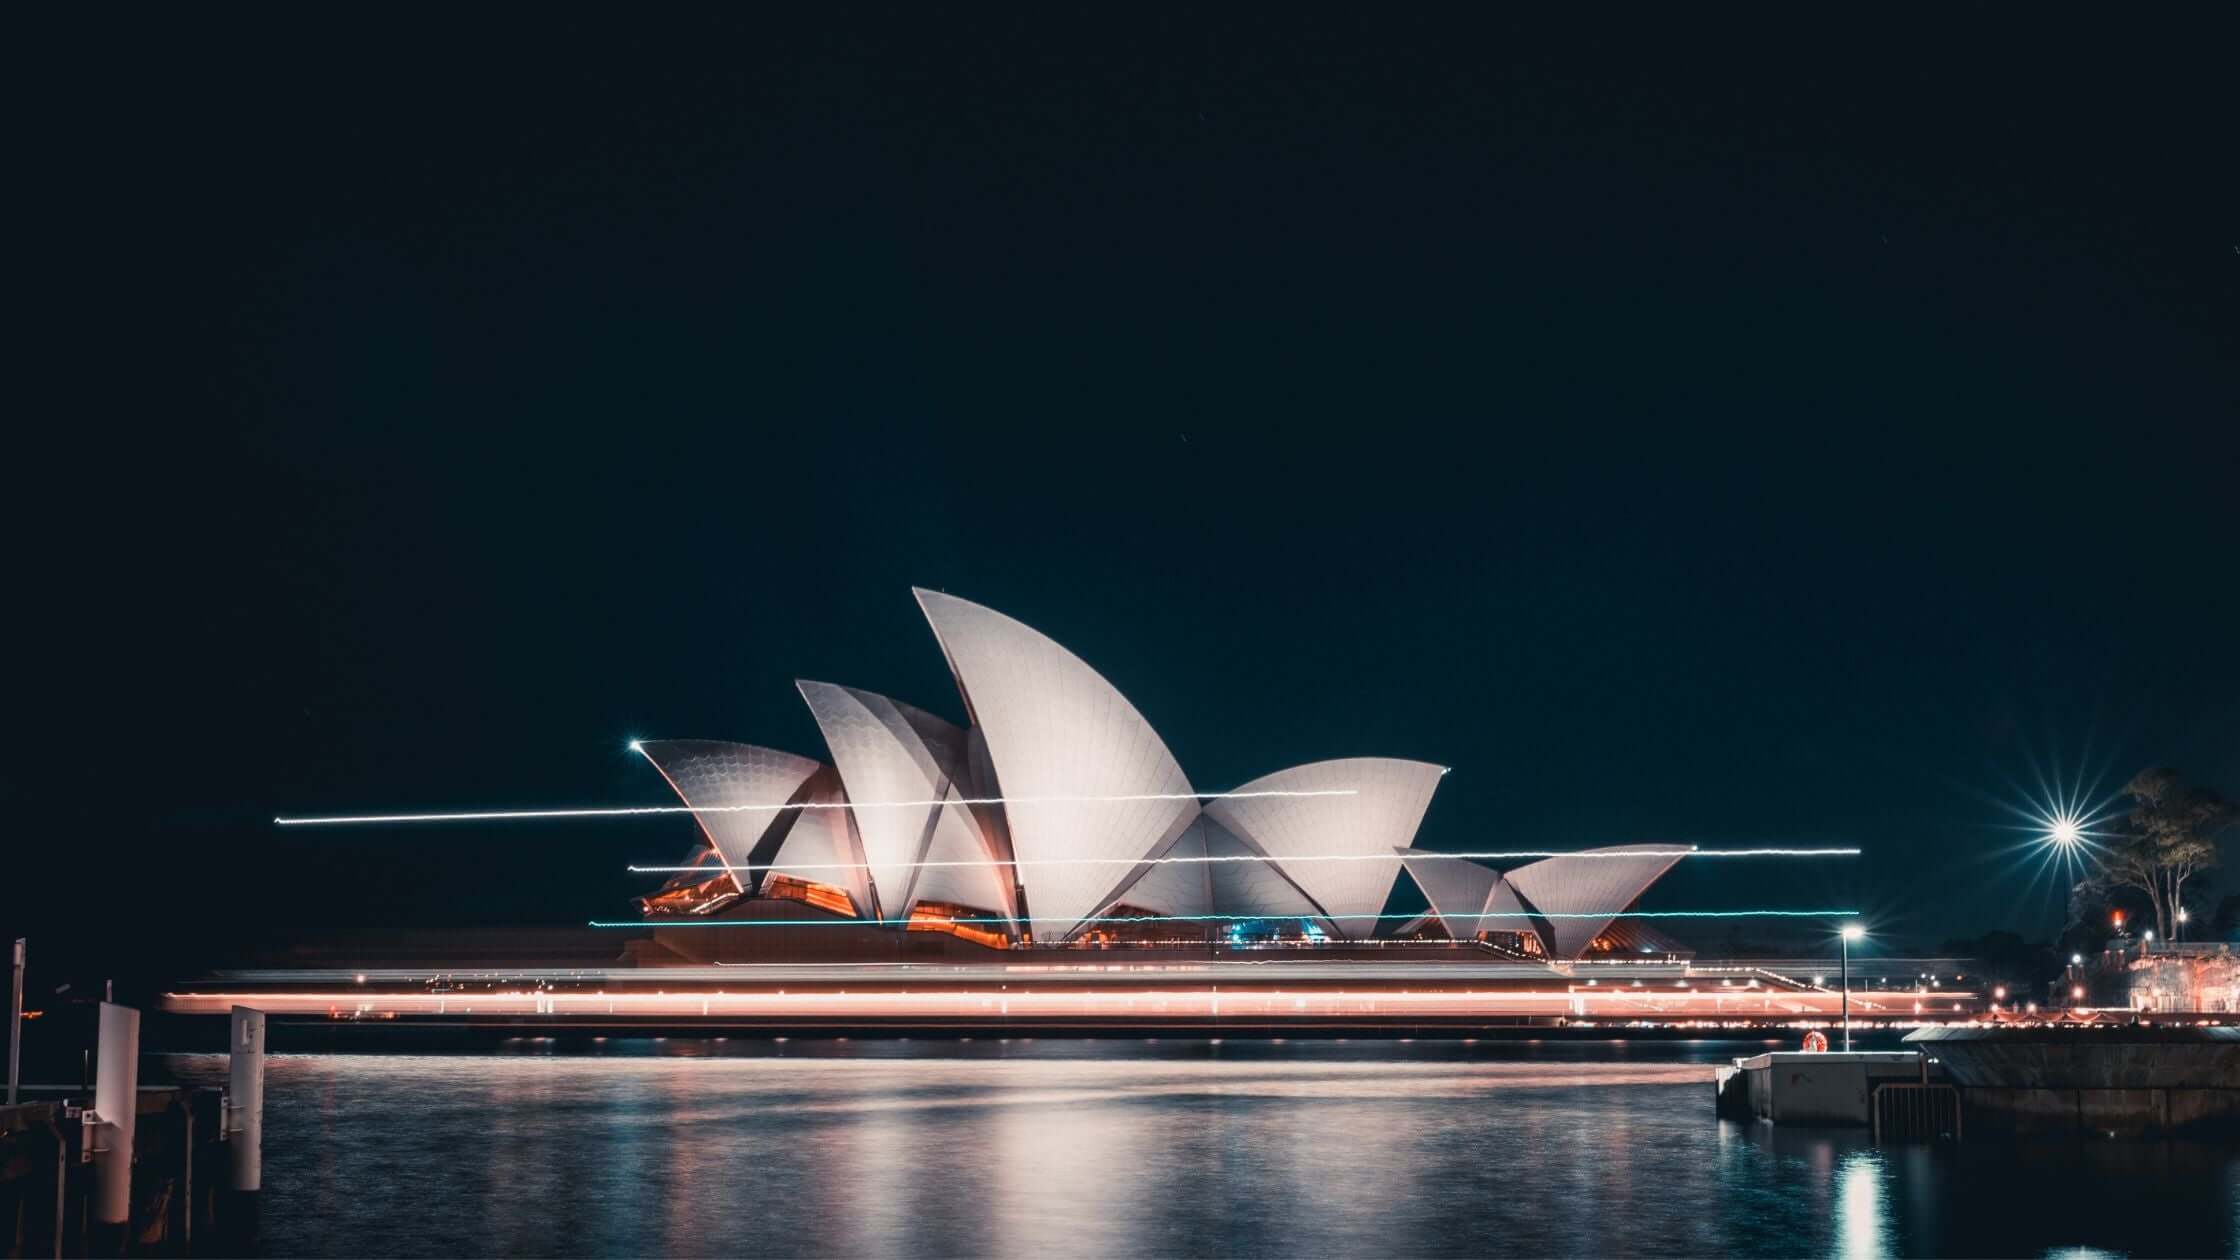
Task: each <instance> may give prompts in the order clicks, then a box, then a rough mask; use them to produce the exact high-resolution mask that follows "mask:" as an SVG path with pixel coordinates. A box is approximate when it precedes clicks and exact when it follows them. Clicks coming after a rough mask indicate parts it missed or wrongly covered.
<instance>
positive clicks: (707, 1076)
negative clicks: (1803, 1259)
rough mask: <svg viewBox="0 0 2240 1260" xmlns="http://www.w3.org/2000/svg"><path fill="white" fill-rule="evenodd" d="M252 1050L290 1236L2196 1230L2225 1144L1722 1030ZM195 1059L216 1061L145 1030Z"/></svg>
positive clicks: (1029, 1243)
mask: <svg viewBox="0 0 2240 1260" xmlns="http://www.w3.org/2000/svg"><path fill="white" fill-rule="evenodd" d="M611 1048H612V1050H613V1051H615V1052H618V1053H615V1054H612V1055H610V1056H608V1057H568V1056H539V1057H507V1056H490V1057H452V1058H442V1057H408V1056H338V1057H326V1058H298V1057H287V1056H275V1057H274V1058H273V1059H272V1061H271V1063H270V1066H269V1069H268V1077H267V1080H268V1083H269V1084H268V1088H269V1096H268V1101H267V1108H266V1115H267V1119H266V1135H267V1136H266V1142H267V1153H266V1184H267V1187H268V1190H267V1204H266V1208H265V1220H266V1224H267V1228H268V1233H269V1236H270V1240H271V1243H272V1248H273V1250H274V1251H276V1252H280V1253H284V1254H302V1255H332V1254H362V1253H369V1252H374V1253H383V1254H395V1255H453V1254H460V1253H489V1254H497V1253H504V1254H521V1255H610V1254H632V1255H636V1254H659V1255H716V1254H725V1255H730V1254H753V1255H895V1254H901V1253H911V1252H914V1253H919V1254H937V1255H957V1254H972V1255H1003V1256H1024V1255H1040V1254H1047V1253H1051V1252H1070V1253H1076V1254H1116V1253H1136V1254H1158V1255H1213V1254H1220V1255H1254V1256H1258V1255H1268V1256H1275V1255H1283V1256H1292V1255H1324V1254H1337V1253H1344V1254H1386V1255H1424V1256H1446V1255H1541V1254H1596V1255H1710V1254H1725V1255H1784V1256H1786V1255H1801V1254H1819V1255H1841V1256H1874V1255H1889V1254H1933V1253H1944V1254H1968V1255H2045V1254H2049V1253H2055V1252H2059V1251H2061V1250H2062V1249H2066V1248H2079V1247H2084V1248H2105V1249H2112V1250H2118V1251H2123V1252H2127V1253H2130V1254H2154V1253H2166V1254H2188V1255H2208V1254H2226V1253H2229V1252H2231V1251H2232V1250H2233V1246H2234V1243H2235V1240H2236V1239H2240V1224H2236V1221H2235V1215H2234V1213H2235V1204H2236V1203H2240V1162H2236V1161H2235V1159H2234V1155H2233V1153H2232V1152H2229V1151H2223V1150H2212V1149H2204V1148H2196V1147H2188V1146H2181V1145H2172V1144H2143V1143H2135V1144H2116V1143H2107V1144H2101V1145H2097V1146H2084V1145H2056V1146H2035V1147H2013V1146H1993V1145H1989V1144H1977V1145H1969V1146H1961V1147H1949V1146H1947V1147H1930V1146H1910V1147H1909V1146H1892V1147H1886V1148H1879V1149H1878V1148H1875V1147H1874V1146H1872V1145H1871V1144H1869V1143H1868V1142H1867V1141H1866V1140H1865V1139H1864V1137H1863V1135H1860V1134H1857V1133H1851V1132H1812V1131H1805V1130H1795V1129H1771V1128H1767V1127H1764V1126H1757V1125H1737V1124H1733V1123H1723V1122H1719V1121H1716V1120H1714V1119H1713V1117H1712V1114H1711V1095H1710V1084H1709V1077H1710V1072H1709V1068H1708V1066H1707V1064H1708V1063H1710V1062H1714V1061H1718V1060H1721V1059H1723V1058H1725V1057H1727V1056H1730V1055H1732V1054H1734V1053H1736V1052H1737V1048H1736V1047H1732V1046H1724V1045H1702V1046H1693V1047H1691V1046H1681V1045H1669V1044H1668V1045H1640V1044H1637V1045H1632V1046H1612V1045H1576V1044H1568V1045H1567V1044H1549V1045H1545V1046H1533V1045H1525V1044H1522V1043H1514V1042H1510V1043H1485V1044H1482V1045H1478V1046H1471V1047H1464V1046H1459V1045H1456V1044H1454V1043H1425V1044H1418V1045H1412V1046H1406V1045H1393V1044H1388V1043H1370V1042H1364V1043H1354V1044H1333V1043H1327V1042H1321V1043H1311V1042H1310V1043H1292V1044H1290V1045H1287V1046H1269V1045H1264V1044H1257V1043H1230V1044H1228V1045H1223V1046H1213V1045H1210V1044H1208V1043H1202V1042H1166V1043H1161V1044H1158V1045H1149V1046H1147V1045H1141V1044H1136V1043H1129V1044H1115V1043H1099V1042H1058V1041H1038V1042H1031V1043H1029V1042H1019V1043H1013V1044H1010V1045H998V1044H996V1043H978V1044H971V1045H942V1044H938V1043H919V1044H915V1045H912V1046H898V1045H896V1044H895V1043H876V1042H874V1043H849V1044H840V1043H831V1042H822V1043H817V1042H811V1043H803V1042H795V1043H792V1044H791V1045H788V1046H785V1047H773V1046H772V1045H771V1043H768V1042H761V1043H752V1042H733V1043H729V1045H727V1046H723V1047H711V1046H710V1045H708V1044H705V1043H668V1044H667V1045H665V1046H662V1047H658V1048H657V1047H653V1046H652V1045H651V1044H650V1043H639V1044H635V1045H633V1044H631V1043H625V1042H616V1043H613V1044H612V1047H611ZM174 1064H175V1068H176V1071H177V1072H178V1074H180V1075H182V1076H185V1077H188V1078H190V1079H214V1078H216V1077H218V1076H222V1073H223V1063H222V1060H218V1059H181V1060H176V1061H174Z"/></svg>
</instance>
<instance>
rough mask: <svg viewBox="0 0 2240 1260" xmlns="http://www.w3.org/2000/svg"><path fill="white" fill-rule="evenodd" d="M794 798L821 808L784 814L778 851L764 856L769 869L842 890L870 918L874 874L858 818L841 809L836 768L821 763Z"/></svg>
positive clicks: (860, 913)
mask: <svg viewBox="0 0 2240 1260" xmlns="http://www.w3.org/2000/svg"><path fill="white" fill-rule="evenodd" d="M794 799H795V800H796V801H797V802H800V803H803V804H815V805H818V806H822V808H817V809H801V808H795V809H789V810H786V811H784V812H783V814H782V815H781V820H780V823H779V825H780V826H782V827H785V828H786V831H785V833H784V835H783V836H782V837H780V838H779V840H778V842H777V848H776V850H775V852H773V853H771V854H770V855H769V856H768V857H767V858H764V859H763V860H764V861H767V862H768V863H769V873H770V874H773V875H791V876H793V877H794V878H796V879H806V880H808V881H810V882H811V883H817V884H830V885H832V886H833V887H835V888H844V889H846V890H847V891H848V899H849V900H850V901H852V902H854V903H855V907H856V915H857V917H859V918H870V917H871V908H872V904H873V903H872V900H871V876H870V874H869V872H868V868H867V864H866V863H865V862H864V860H863V844H862V842H861V841H860V840H859V839H858V838H857V836H856V830H855V826H854V822H853V820H852V819H850V818H849V817H848V811H847V810H846V809H842V808H839V807H840V806H841V805H842V804H844V803H845V802H846V801H847V799H848V798H847V795H846V794H845V793H844V792H842V791H841V789H840V776H839V774H838V772H836V771H834V770H833V768H832V767H830V766H819V767H817V773H816V774H814V775H812V776H810V778H809V781H808V782H807V783H805V784H803V785H802V789H801V791H800V792H798V793H796V794H795V798H794Z"/></svg>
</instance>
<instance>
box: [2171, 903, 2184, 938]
mask: <svg viewBox="0 0 2240 1260" xmlns="http://www.w3.org/2000/svg"><path fill="white" fill-rule="evenodd" d="M2187 917H2188V916H2187V915H2186V908H2185V907H2184V906H2179V907H2178V926H2176V927H2174V928H2172V929H2170V939H2171V940H2173V941H2174V940H2177V939H2178V938H2179V937H2181V936H2184V935H2185V934H2186V918H2187Z"/></svg>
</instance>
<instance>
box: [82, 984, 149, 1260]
mask: <svg viewBox="0 0 2240 1260" xmlns="http://www.w3.org/2000/svg"><path fill="white" fill-rule="evenodd" d="M97 1045H98V1047H99V1049H98V1051H97V1053H98V1054H99V1058H100V1061H99V1062H98V1063H97V1064H96V1065H95V1068H94V1078H93V1113H94V1116H95V1118H96V1119H97V1120H98V1122H99V1123H98V1125H97V1126H96V1128H95V1129H94V1132H93V1135H92V1136H93V1138H94V1147H93V1180H94V1225H95V1229H94V1231H93V1233H94V1237H92V1238H89V1239H87V1243H88V1247H87V1252H88V1254H91V1255H96V1256H113V1255H122V1254H123V1253H124V1244H125V1236H126V1234H128V1233H129V1232H130V1226H131V1223H132V1135H133V1129H134V1120H135V1118H136V1115H137V1113H138V1111H139V1109H140V1012H138V1011H136V1010H134V1009H132V1008H131V1007H129V1006H118V1005H116V1004H115V1003H112V1002H103V1003H102V1004H101V1035H100V1040H99V1041H98V1043H97Z"/></svg>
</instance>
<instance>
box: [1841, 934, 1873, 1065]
mask: <svg viewBox="0 0 2240 1260" xmlns="http://www.w3.org/2000/svg"><path fill="white" fill-rule="evenodd" d="M1836 935H1837V936H1838V937H1840V938H1841V939H1842V941H1843V1052H1844V1053H1845V1054H1849V1053H1851V942H1853V941H1856V940H1863V939H1865V938H1866V935H1867V930H1866V929H1865V928H1863V927H1860V926H1859V925H1858V924H1856V923H1846V924H1844V925H1843V931H1841V932H1839V933H1837V934H1836Z"/></svg>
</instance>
